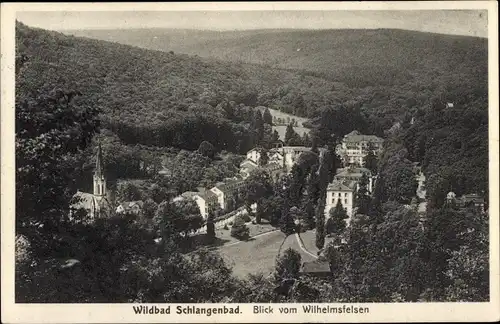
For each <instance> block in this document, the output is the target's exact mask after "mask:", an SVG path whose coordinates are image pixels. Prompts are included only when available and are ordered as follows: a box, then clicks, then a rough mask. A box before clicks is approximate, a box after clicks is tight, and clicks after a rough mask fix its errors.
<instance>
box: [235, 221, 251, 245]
mask: <svg viewBox="0 0 500 324" xmlns="http://www.w3.org/2000/svg"><path fill="white" fill-rule="evenodd" d="M231 236H232V237H235V238H237V239H238V240H246V239H248V238H249V236H250V231H249V229H248V226H247V225H246V224H245V221H244V220H243V219H242V218H240V217H236V219H235V220H234V224H233V226H232V227H231Z"/></svg>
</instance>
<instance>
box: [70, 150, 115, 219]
mask: <svg viewBox="0 0 500 324" xmlns="http://www.w3.org/2000/svg"><path fill="white" fill-rule="evenodd" d="M93 182H94V185H93V188H94V192H93V193H87V192H82V191H77V192H76V194H74V195H73V198H72V199H71V202H70V219H75V218H76V217H77V216H76V215H78V214H79V213H82V212H86V215H87V218H88V219H89V221H93V220H95V219H97V218H102V217H106V216H107V215H108V214H109V211H110V210H111V204H110V203H109V199H108V192H107V189H106V176H105V172H104V165H103V158H102V149H101V143H99V144H98V147H97V155H96V162H95V169H94V176H93Z"/></svg>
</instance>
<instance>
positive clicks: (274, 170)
mask: <svg viewBox="0 0 500 324" xmlns="http://www.w3.org/2000/svg"><path fill="white" fill-rule="evenodd" d="M262 169H264V170H265V171H266V172H267V173H268V174H269V176H271V179H272V180H273V181H274V182H276V181H277V180H278V179H279V177H280V176H281V175H282V174H283V173H284V172H285V170H284V169H283V166H282V165H281V164H279V163H276V162H270V163H268V164H267V165H265V166H263V167H262Z"/></svg>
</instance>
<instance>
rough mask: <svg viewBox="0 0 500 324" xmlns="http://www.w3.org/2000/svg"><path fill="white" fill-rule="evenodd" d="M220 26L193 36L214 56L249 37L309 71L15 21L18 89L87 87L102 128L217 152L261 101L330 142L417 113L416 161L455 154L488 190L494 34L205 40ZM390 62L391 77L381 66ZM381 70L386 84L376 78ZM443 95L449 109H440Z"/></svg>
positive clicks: (235, 142) (282, 34)
mask: <svg viewBox="0 0 500 324" xmlns="http://www.w3.org/2000/svg"><path fill="white" fill-rule="evenodd" d="M123 32H124V31H120V33H123ZM126 32H129V31H126ZM141 33H145V32H144V31H141ZM177 33H185V34H186V33H187V34H189V33H190V31H189V32H187V31H177ZM132 34H133V32H132ZM213 35H214V33H213V32H201V33H200V36H199V37H198V38H197V39H205V42H213V44H212V45H210V47H208V48H214V53H223V52H226V51H227V53H240V54H241V53H242V49H244V48H246V47H245V46H247V50H248V51H250V52H249V53H255V55H253V54H252V55H249V56H247V59H248V60H249V61H252V62H253V63H262V62H260V61H261V58H263V56H264V54H265V53H267V55H268V56H269V57H271V58H272V57H274V58H279V62H278V60H277V59H276V62H275V63H273V65H280V66H281V67H286V68H293V67H301V68H307V69H309V71H294V70H284V69H279V68H271V67H270V66H266V65H258V64H247V63H234V62H224V61H220V60H216V59H212V58H200V57H193V56H189V55H185V54H175V53H170V52H164V51H154V50H146V49H141V48H139V47H133V46H127V45H123V44H117V43H112V42H106V41H99V40H94V39H89V38H80V37H74V36H66V35H64V34H61V33H57V32H49V31H44V30H40V29H33V28H29V27H27V26H24V25H22V24H18V25H17V33H16V40H17V54H18V55H26V56H27V57H29V58H30V59H29V64H28V66H27V67H26V71H25V72H24V77H23V81H21V82H19V84H17V87H18V89H19V90H20V92H19V93H37V92H38V93H39V92H40V91H43V89H53V88H63V89H68V88H69V89H77V90H79V91H80V92H81V93H82V94H83V95H82V96H81V97H80V98H79V99H78V101H77V102H76V103H75V104H77V105H87V106H95V107H98V108H100V109H101V111H102V122H103V123H102V124H103V126H104V128H107V129H108V130H110V131H112V132H113V133H115V134H116V135H117V136H118V138H119V140H120V141H121V142H122V143H124V144H125V145H136V144H142V145H146V146H156V147H172V146H173V147H177V148H181V149H188V150H195V149H196V148H197V147H198V145H199V144H200V143H201V142H202V141H204V140H208V141H210V142H211V143H212V144H214V145H215V147H216V148H217V149H218V150H223V149H224V150H228V151H233V152H236V153H243V152H245V151H246V150H247V149H249V148H250V147H252V146H253V145H255V139H256V132H255V130H254V129H252V128H251V127H250V124H251V122H252V118H253V117H252V116H253V113H254V111H255V107H258V106H266V107H269V108H272V109H277V110H280V111H282V112H285V113H288V114H293V115H295V116H301V117H308V118H310V119H312V123H308V125H307V126H308V127H309V126H311V125H312V126H316V127H317V128H318V129H319V131H320V132H319V133H318V134H319V135H320V136H322V137H324V138H325V139H327V138H329V137H330V134H331V133H335V134H336V135H337V136H342V135H343V134H345V133H347V132H349V131H351V130H353V129H358V130H359V131H361V132H363V133H371V134H377V135H382V136H383V135H384V131H385V130H387V129H389V128H390V127H391V126H392V125H393V124H394V123H396V122H400V123H401V124H402V125H403V132H407V128H408V127H409V126H408V125H409V121H410V120H411V119H412V117H417V120H418V123H417V124H415V125H414V126H413V127H411V131H410V132H409V133H408V136H405V146H406V148H407V150H408V151H409V152H410V155H411V157H412V159H413V160H414V161H420V162H421V161H424V163H423V165H424V167H425V168H427V169H428V170H430V171H429V172H431V173H440V172H441V171H440V170H442V169H443V168H444V167H445V165H443V163H442V161H448V162H447V163H449V165H448V166H447V167H448V168H449V169H451V170H453V169H454V168H456V169H460V170H461V171H460V177H462V178H461V179H456V180H453V181H454V182H457V183H460V184H464V185H461V186H464V190H477V189H479V188H485V187H487V161H488V152H487V146H485V145H482V144H481V143H483V144H484V139H485V138H487V111H488V108H487V107H488V92H487V89H488V87H487V52H486V45H487V40H485V39H479V38H472V37H459V36H447V35H446V36H445V35H437V34H426V33H418V32H408V31H400V30H357V31H349V30H347V31H346V30H341V31H293V32H290V31H279V30H278V31H273V32H271V33H267V32H264V31H252V32H248V33H240V32H232V33H228V34H224V35H229V36H225V39H223V40H222V41H223V42H225V43H224V44H225V45H224V46H222V43H220V42H222V41H219V42H217V41H208V40H207V39H211V38H212V37H213ZM234 35H239V36H241V37H235V36H234ZM174 38H175V37H173V36H172V39H174ZM185 38H189V37H188V36H185ZM195 40H196V38H195ZM181 42H182V41H177V43H181ZM301 42H302V43H301ZM174 43H176V42H173V44H174ZM155 44H157V43H155ZM200 44H201V43H200ZM205 44H206V43H205ZM231 44H233V45H231ZM273 44H274V45H273ZM136 45H140V44H136ZM226 45H227V46H226ZM189 46H195V45H189ZM196 46H198V45H196ZM199 46H201V45H199ZM207 46H208V44H207ZM212 46H213V47H212ZM216 47H218V48H219V49H218V50H217V51H216V50H215V48H216ZM294 48H295V50H294V51H292V49H294ZM297 48H300V49H301V50H300V51H296V49H297ZM285 49H287V50H286V51H285ZM302 49H306V50H304V51H303V50H302ZM312 49H314V51H312V52H311V50H312ZM206 51H209V49H206ZM238 51H239V52H238ZM280 53H281V54H280ZM308 53H309V54H308ZM240 54H238V55H240ZM285 54H286V55H285ZM214 55H215V54H214ZM227 55H229V54H227ZM238 55H236V54H235V56H238ZM243 57H245V56H243ZM228 59H232V58H231V57H228ZM280 62H282V63H280ZM287 62H288V63H287ZM293 62H303V63H301V64H298V63H293ZM329 67H331V68H329ZM315 69H316V70H317V71H316V72H314V71H313V70H315ZM336 69H337V70H336ZM338 69H341V70H342V69H343V70H342V71H351V72H349V73H347V72H346V73H344V74H342V75H339V76H338V78H339V79H338V80H337V79H336V78H335V77H332V76H331V75H330V76H328V75H327V74H330V73H334V72H335V73H338V71H339V70H338ZM393 70H394V71H395V72H394V73H393V74H391V75H393V78H389V77H387V75H386V74H384V73H392V72H390V71H393ZM318 71H319V72H318ZM322 71H324V72H322ZM381 71H384V73H382V72H381ZM402 76H404V77H402ZM372 77H373V78H372ZM380 78H382V79H384V80H385V79H386V80H385V82H382V81H384V80H382V81H381V82H380V83H378V82H375V81H376V80H377V79H380ZM356 80H358V81H359V82H354V81H356ZM446 102H452V103H454V108H453V109H452V110H448V111H449V113H447V114H440V113H438V111H439V109H442V107H444V106H445V104H446ZM467 120H473V121H474V124H472V123H471V124H470V125H475V126H474V127H473V128H471V127H469V126H470V125H468V124H467ZM443 126H446V129H443ZM424 134H434V135H435V136H432V135H431V136H424ZM436 138H439V139H440V140H436ZM452 147H455V148H457V150H458V151H455V152H454V153H453V154H451V153H450V154H449V157H450V159H443V158H442V156H440V154H439V152H449V151H450V149H451V148H452ZM472 152H474V153H473V154H472ZM471 154H472V155H471ZM451 157H453V158H451ZM440 161H441V162H440ZM424 171H425V170H424ZM476 180H477V181H476ZM469 188H470V189H469Z"/></svg>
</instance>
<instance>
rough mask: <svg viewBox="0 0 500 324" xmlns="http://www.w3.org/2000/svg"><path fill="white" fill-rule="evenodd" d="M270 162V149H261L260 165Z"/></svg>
mask: <svg viewBox="0 0 500 324" xmlns="http://www.w3.org/2000/svg"><path fill="white" fill-rule="evenodd" d="M268 163H269V151H268V150H267V149H265V148H261V149H260V158H259V165H260V166H265V165H267V164H268Z"/></svg>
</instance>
